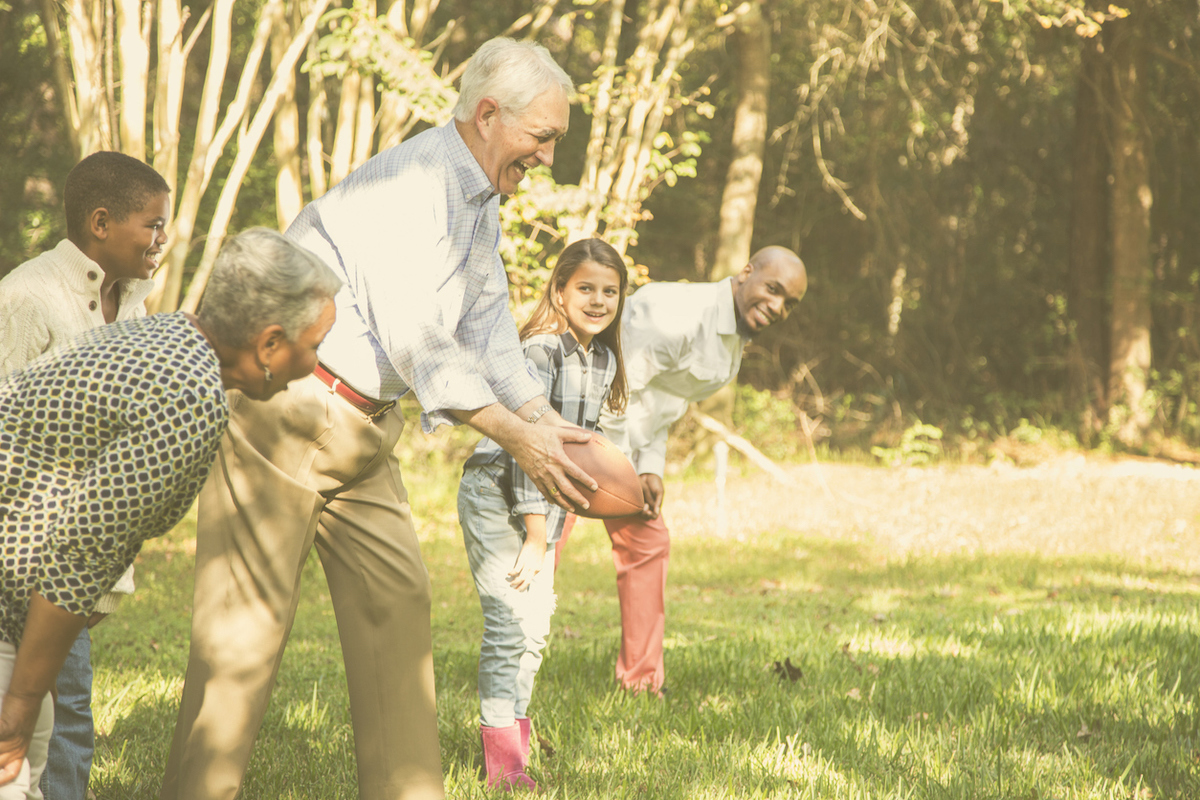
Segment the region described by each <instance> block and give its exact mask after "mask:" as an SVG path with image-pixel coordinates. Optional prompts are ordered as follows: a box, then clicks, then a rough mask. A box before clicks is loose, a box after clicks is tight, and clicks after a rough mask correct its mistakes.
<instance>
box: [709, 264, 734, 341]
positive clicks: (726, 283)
mask: <svg viewBox="0 0 1200 800" xmlns="http://www.w3.org/2000/svg"><path fill="white" fill-rule="evenodd" d="M713 285H714V286H715V287H716V290H717V333H719V334H721V335H722V336H732V335H733V334H735V333H738V327H737V310H736V309H735V308H734V306H733V278H732V277H730V278H726V279H725V280H723V281H718V282H717V283H715V284H713Z"/></svg>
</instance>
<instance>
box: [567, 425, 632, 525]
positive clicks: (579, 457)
mask: <svg viewBox="0 0 1200 800" xmlns="http://www.w3.org/2000/svg"><path fill="white" fill-rule="evenodd" d="M563 447H564V448H565V449H566V451H567V457H568V458H570V459H571V460H572V461H574V462H575V463H576V464H577V465H578V466H579V468H580V469H582V470H583V471H584V472H586V473H587V474H588V475H591V476H592V480H594V481H595V482H596V483H597V484H598V488H597V489H596V491H594V492H593V491H591V490H590V489H588V488H587V487H586V486H584V485H583V484H582V483H580V482H579V481H577V480H575V479H574V478H572V479H571V482H572V483H574V484H575V488H576V489H578V490H579V491H580V492H582V493H583V496H584V497H586V498H587V501H588V506H589V507H588V508H587V510H586V511H585V510H579V511H577V513H578V514H579V515H580V516H581V517H591V518H592V519H613V518H615V517H628V516H629V515H630V514H640V513H641V511H642V506H643V500H642V482H641V481H640V480H638V476H637V473H636V472H634V469H633V464H630V463H629V459H628V458H626V457H625V454H624V453H622V452H621V450H620V448H618V447H617V446H616V445H615V444H613V443H612V442H610V441H609V440H608V439H605V438H604V437H603V436H601V435H600V434H598V433H596V432H594V431H593V432H592V438H591V439H590V440H589V441H586V442H564V443H563Z"/></svg>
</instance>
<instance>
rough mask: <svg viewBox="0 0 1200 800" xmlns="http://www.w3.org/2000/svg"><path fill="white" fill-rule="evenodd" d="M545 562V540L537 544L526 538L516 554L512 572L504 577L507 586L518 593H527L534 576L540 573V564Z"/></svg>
mask: <svg viewBox="0 0 1200 800" xmlns="http://www.w3.org/2000/svg"><path fill="white" fill-rule="evenodd" d="M545 560H546V542H545V540H543V541H541V542H538V541H535V540H533V539H532V538H526V539H525V544H524V545H522V546H521V552H520V553H518V554H517V561H516V563H515V564H513V568H512V571H511V572H509V573H508V575H507V576H506V577H507V578H508V585H509V586H511V587H512V588H514V589H516V590H517V591H518V592H526V591H529V587H530V586H532V585H533V579H534V576H536V575H537V574H538V573H539V572H541V571H542V563H543V562H544V561H545Z"/></svg>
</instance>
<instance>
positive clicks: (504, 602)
mask: <svg viewBox="0 0 1200 800" xmlns="http://www.w3.org/2000/svg"><path fill="white" fill-rule="evenodd" d="M627 285H628V273H627V272H626V270H625V263H624V262H623V261H622V260H621V256H620V255H619V254H618V253H617V251H616V250H614V249H613V248H612V247H611V246H609V245H608V244H605V243H604V242H603V241H601V240H599V239H584V240H581V241H578V242H575V243H574V244H572V245H570V246H569V247H567V248H566V249H565V250H564V251H563V252H562V255H560V256H559V257H558V262H557V264H555V267H554V270H553V271H552V272H551V275H550V279H549V281H548V282H547V285H546V292H545V294H544V295H543V296H542V298H541V299H540V300H539V301H538V304H537V306H536V307H535V308H534V310H533V314H532V316H531V317H530V319H529V321H528V322H526V323H525V326H524V327H523V328H521V343H522V347H523V348H524V350H525V359H526V362H527V363H528V365H529V367H530V368H531V369H532V370H533V371H534V372H535V373H536V374H537V375H538V376H540V377H541V379H542V381H543V383H544V385H545V388H546V397H547V398H548V399H549V401H550V406H552V407H553V408H554V410H555V411H557V412H558V413H559V414H561V415H562V417H563V419H565V420H566V421H567V422H571V423H574V424H576V425H578V426H579V427H581V428H586V429H587V430H593V431H594V430H596V428H597V425H598V423H599V419H600V410H601V408H602V407H603V406H605V405H607V407H608V408H609V409H610V410H612V411H616V412H619V411H620V410H622V409H623V408H624V407H625V401H626V396H627V390H626V383H625V369H624V365H623V362H622V360H621V338H620V337H621V312H622V310H623V309H624V306H625V290H626V288H627ZM548 410H549V407H546V408H543V409H539V410H538V411H537V412H535V413H534V414H533V415H532V416H531V417H530V418H529V420H528V421H529V422H534V423H536V422H537V420H538V419H540V418H541V416H542V415H543V414H544V413H545V412H546V411H548ZM567 516H568V515H567V513H566V512H565V511H564V510H563V509H561V508H559V507H558V506H556V505H552V504H551V503H549V502H547V501H546V500H545V498H543V497H542V495H541V493H540V492H539V491H538V489H537V487H536V486H535V485H534V483H533V481H531V480H530V479H529V478H528V477H527V476H526V475H525V473H524V472H522V471H521V469H520V468H519V467H517V465H516V463H515V462H514V460H513V459H512V457H511V456H509V455H508V453H506V452H504V450H502V449H501V448H500V447H499V446H498V445H497V444H496V443H495V442H493V441H492V440H490V439H484V440H483V441H482V442H480V443H479V446H478V447H476V448H475V452H474V454H473V455H472V456H471V457H470V458H469V459H468V460H467V464H466V466H465V467H464V469H463V477H462V483H461V484H460V486H459V490H458V518H459V522H460V524H461V525H462V529H463V542H464V543H465V545H466V550H467V559H468V561H469V562H470V564H471V573H472V575H473V576H474V578H475V588H476V590H477V591H478V592H479V602H480V605H481V606H482V607H483V620H484V631H483V641H482V644H481V646H480V651H479V702H480V723H481V724H480V728H479V733H480V736H481V738H482V740H483V756H484V766H485V769H486V771H487V782H488V786H491V787H507V788H521V787H524V788H536V784H535V783H534V781H533V779H532V778H530V777H529V776H528V775H527V774H526V772H525V769H526V767H527V766H528V763H529V738H530V723H529V716H528V706H529V700H530V696H531V695H532V692H533V681H534V677H535V676H536V674H537V671H538V668H539V667H540V666H541V662H542V648H543V647H544V646H545V643H546V635H547V634H548V633H549V631H550V617H551V615H552V614H553V613H554V603H555V598H554V569H553V565H549V568H547V569H543V564H544V563H545V561H546V556H547V550H550V551H551V552H553V550H554V548H555V546H556V544H557V542H558V540H559V538H560V536H561V535H562V530H563V525H564V522H565V521H566V518H567ZM572 519H573V517H572Z"/></svg>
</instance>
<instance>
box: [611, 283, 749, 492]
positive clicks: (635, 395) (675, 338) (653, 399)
mask: <svg viewBox="0 0 1200 800" xmlns="http://www.w3.org/2000/svg"><path fill="white" fill-rule="evenodd" d="M745 343H746V340H745V339H744V338H743V337H742V336H741V335H740V334H739V333H738V330H737V315H736V313H735V311H734V306H733V279H732V278H727V279H726V280H723V281H717V282H716V283H652V284H649V285H648V286H643V287H642V288H641V289H639V290H638V291H637V292H635V293H634V294H633V296H632V297H630V298H629V299H628V300H627V301H626V302H625V313H624V315H623V316H622V318H621V349H622V351H623V353H624V356H625V378H626V380H627V381H628V385H629V403H628V406H627V408H626V411H625V413H624V414H623V415H621V416H613V415H612V414H610V413H607V412H606V413H605V414H604V416H603V417H602V418H601V420H600V424H601V427H602V428H603V430H604V432H605V434H606V435H607V436H608V437H609V438H610V439H612V441H613V442H615V443H616V444H617V445H618V446H619V447H620V448H621V449H622V450H624V451H625V454H626V455H627V456H629V459H630V460H631V461H632V462H633V466H634V467H635V468H636V469H637V471H638V474H639V475H640V474H645V473H653V474H655V475H659V476H661V475H662V474H663V468H664V466H665V465H666V461H667V432H668V431H669V430H670V428H671V424H672V423H674V422H675V421H676V420H678V419H679V418H680V417H682V416H683V415H684V413H685V412H686V411H687V408H688V404H689V403H694V402H697V401H700V400H703V399H705V398H707V397H709V396H711V395H712V394H713V393H714V392H716V391H717V390H718V389H720V388H721V387H722V386H724V385H725V384H727V383H729V382H730V381H732V380H733V379H734V378H736V377H737V373H738V368H739V367H740V366H741V364H742V349H743V348H744V347H745Z"/></svg>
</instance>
